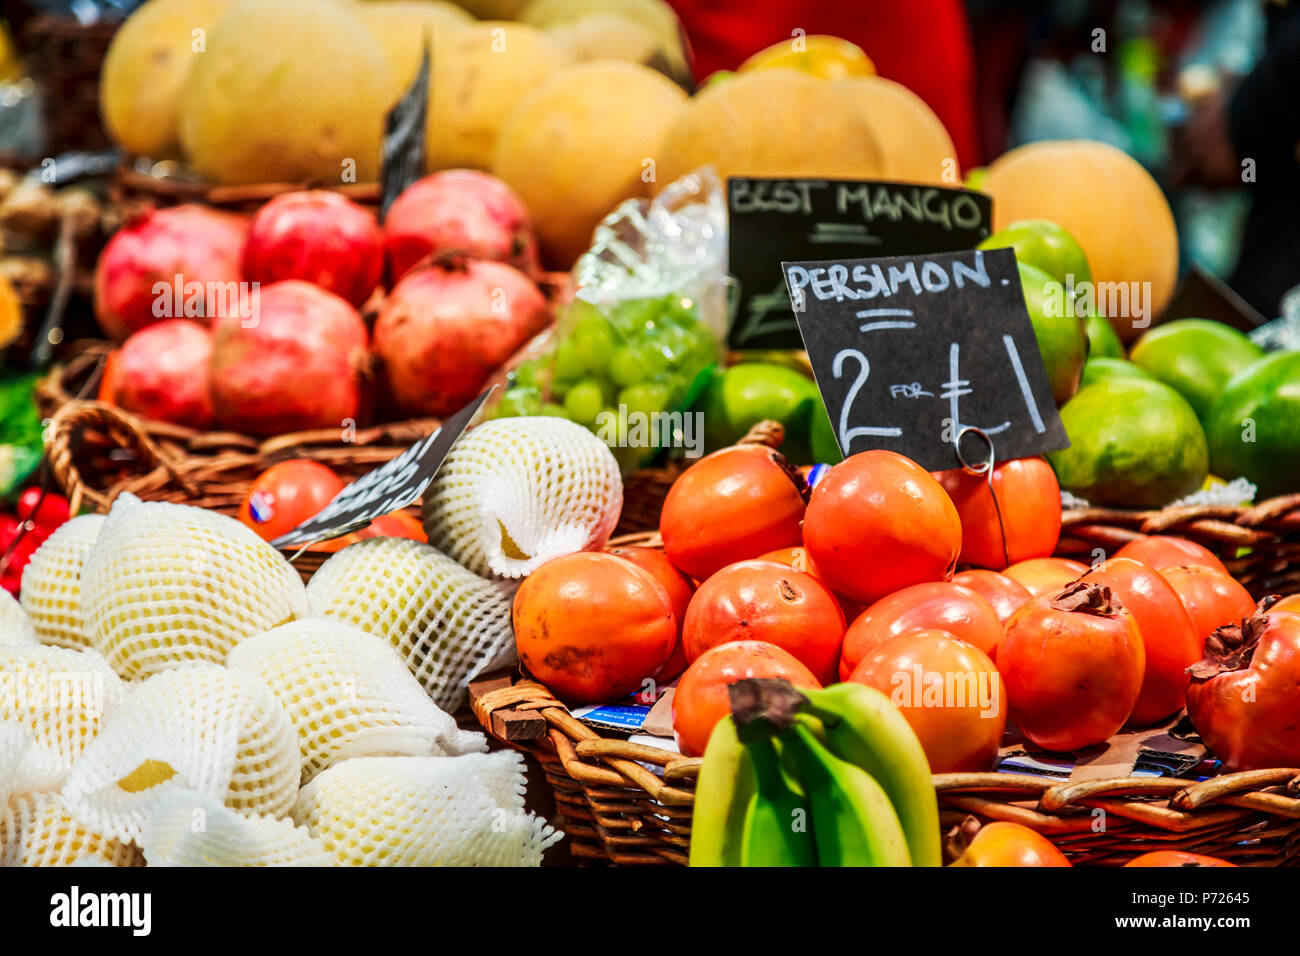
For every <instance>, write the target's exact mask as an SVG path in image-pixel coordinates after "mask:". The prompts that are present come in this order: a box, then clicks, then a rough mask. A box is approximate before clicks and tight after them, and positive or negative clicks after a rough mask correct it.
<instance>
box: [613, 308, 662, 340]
mask: <svg viewBox="0 0 1300 956" xmlns="http://www.w3.org/2000/svg"><path fill="white" fill-rule="evenodd" d="M659 312H660V306H659V300H658V299H626V300H624V301H622V302H620V303H619V304H618V305H616V306H614V309H613V311H612V318H613V320H614V323H615V324H616V325H617V326H618V327H619V328H620V329H622V330H623V331H624V332H626V333H628V334H629V335H634V334H636V333H637V332H638V331H639V330H640V329H641V328H642V327H643V326H645V324H646V323H647V322H653V321H654V320H655V319H656V318H658V316H659Z"/></svg>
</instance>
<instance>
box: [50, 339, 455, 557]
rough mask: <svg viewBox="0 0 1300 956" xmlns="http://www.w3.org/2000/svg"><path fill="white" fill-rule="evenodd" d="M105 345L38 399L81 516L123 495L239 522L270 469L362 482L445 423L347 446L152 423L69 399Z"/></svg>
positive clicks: (390, 428) (383, 430)
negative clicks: (314, 471) (298, 463)
mask: <svg viewBox="0 0 1300 956" xmlns="http://www.w3.org/2000/svg"><path fill="white" fill-rule="evenodd" d="M107 348H108V347H107V346H106V345H102V344H100V345H97V346H93V347H90V348H87V349H85V350H84V351H82V352H81V353H80V354H79V355H78V356H77V358H75V359H74V360H73V361H72V362H71V363H69V365H68V366H67V367H66V368H64V369H60V370H57V371H56V372H55V373H54V374H52V375H50V376H48V377H47V378H45V379H43V380H42V381H41V382H40V383H39V384H38V386H37V390H36V400H37V404H38V406H39V408H40V411H41V415H42V417H43V418H45V419H47V420H48V422H49V424H48V426H47V428H46V435H45V438H46V456H47V458H48V460H49V464H50V470H51V472H52V473H53V475H54V478H55V480H56V481H57V483H58V484H59V486H60V487H61V488H62V489H63V491H64V493H65V494H66V495H67V496H68V499H69V502H70V505H71V508H72V510H73V512H74V513H75V512H76V511H78V510H79V509H81V508H83V507H87V508H90V509H92V510H94V511H98V512H106V511H107V510H108V509H109V508H110V507H111V506H112V504H113V501H114V500H115V499H116V498H117V497H118V495H120V494H122V493H123V492H131V493H132V494H135V495H138V496H139V497H141V498H144V499H147V500H152V501H170V502H175V503H179V504H188V505H197V506H199V507H202V508H211V509H212V510H214V511H220V512H222V513H223V514H229V515H233V514H235V513H236V512H237V511H238V510H239V506H240V503H241V502H242V501H243V500H244V496H245V495H246V494H247V493H248V489H249V486H250V485H251V484H252V482H253V480H254V479H256V478H257V476H258V475H260V474H261V473H262V472H263V471H265V470H266V469H267V468H269V467H270V466H271V465H274V464H276V463H277V462H281V461H285V460H287V459H290V458H307V459H310V460H312V461H317V462H320V463H321V464H323V465H326V466H328V467H329V468H331V469H333V470H334V471H335V472H336V473H337V474H338V475H339V477H341V478H342V479H343V480H344V481H353V480H355V479H357V478H360V477H361V476H362V475H364V474H366V473H367V472H369V471H371V470H373V469H375V468H377V467H379V466H380V465H383V464H385V463H386V462H388V461H391V460H392V459H393V458H396V457H397V456H398V455H400V454H401V453H402V452H404V451H406V449H407V448H409V447H410V446H411V445H413V444H414V443H415V442H417V441H419V440H420V439H421V438H423V437H424V436H426V435H428V434H429V433H430V432H431V431H432V430H433V429H435V428H437V427H438V426H439V424H441V422H440V421H439V420H438V419H433V418H424V419H410V420H407V421H401V422H390V423H387V424H383V425H376V426H374V427H371V428H358V429H357V430H356V432H355V434H353V435H349V436H348V439H349V440H347V441H344V440H343V439H342V437H341V435H340V429H338V428H322V429H316V430H314V431H305V432H295V433H292V434H286V435H277V436H275V437H274V438H268V439H265V440H259V439H256V438H251V437H249V436H247V435H240V434H237V433H235V432H205V431H196V430H194V429H192V428H184V427H181V426H179V425H169V424H166V423H163V422H155V421H146V420H144V419H140V418H137V417H136V416H134V415H131V414H129V413H127V412H124V411H122V410H121V409H119V408H115V407H113V406H111V405H105V404H103V403H101V402H95V401H86V400H84V399H81V398H77V397H74V396H73V395H70V394H69V393H68V391H67V387H68V385H69V383H73V382H81V381H82V380H85V381H84V382H83V384H81V385H80V386H79V390H84V389H85V388H86V387H87V386H93V384H94V377H93V371H92V370H93V369H95V368H96V367H97V366H98V364H99V361H100V359H101V358H102V356H103V355H104V353H105V352H106V351H107ZM328 556H329V554H328V553H327V552H323V551H315V550H312V551H306V552H303V553H302V554H301V555H299V556H298V557H296V558H295V560H294V565H295V567H297V568H298V569H299V571H300V572H302V573H303V575H304V576H309V575H310V574H311V572H313V571H314V570H315V569H316V568H317V567H319V566H320V564H321V563H322V562H323V561H324V560H325V559H326V558H327V557H328Z"/></svg>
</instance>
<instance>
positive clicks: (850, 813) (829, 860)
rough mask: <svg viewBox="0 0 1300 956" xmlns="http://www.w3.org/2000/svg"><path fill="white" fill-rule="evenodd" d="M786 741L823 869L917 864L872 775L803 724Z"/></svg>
mask: <svg viewBox="0 0 1300 956" xmlns="http://www.w3.org/2000/svg"><path fill="white" fill-rule="evenodd" d="M781 741H782V743H783V745H784V746H785V747H787V748H788V749H790V750H791V751H792V753H791V757H792V759H793V760H794V762H795V764H796V765H797V766H798V767H799V777H800V779H801V780H802V782H803V785H804V789H805V790H806V791H807V794H808V802H809V804H810V805H811V808H812V831H813V839H814V842H815V844H816V847H817V862H818V865H819V866H911V865H912V859H911V856H910V855H909V854H908V851H907V838H906V836H904V834H903V827H902V824H900V823H899V822H898V815H897V814H896V813H895V812H894V807H893V804H891V803H890V802H889V796H888V794H886V793H885V791H884V789H883V788H882V787H881V786H880V784H878V783H876V781H875V780H874V779H872V777H871V774H869V773H867V772H866V771H865V770H863V769H862V768H861V767H858V766H856V765H854V764H851V763H849V762H848V761H847V760H841V759H840V758H839V757H837V756H835V755H834V754H833V753H831V752H830V751H829V750H827V749H826V748H825V747H823V746H822V745H821V743H819V742H818V740H817V738H816V737H815V736H814V735H813V733H812V731H811V730H809V729H808V727H807V725H805V724H803V723H801V722H796V723H794V724H793V725H792V726H791V727H790V728H789V729H788V730H786V731H784V732H783V733H782V734H781ZM936 832H937V831H936Z"/></svg>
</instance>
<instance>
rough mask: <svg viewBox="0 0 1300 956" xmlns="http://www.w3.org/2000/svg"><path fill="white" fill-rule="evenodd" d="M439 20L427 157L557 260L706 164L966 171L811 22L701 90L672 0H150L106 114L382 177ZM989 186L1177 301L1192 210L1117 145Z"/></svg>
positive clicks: (1005, 214) (172, 143)
mask: <svg viewBox="0 0 1300 956" xmlns="http://www.w3.org/2000/svg"><path fill="white" fill-rule="evenodd" d="M476 17H482V18H484V19H475V18H476ZM426 38H427V40H428V44H427V45H428V48H429V49H430V51H431V54H432V76H431V87H430V89H431V93H430V99H429V104H428V106H429V109H428V118H427V128H426V136H425V141H426V165H427V167H428V168H429V169H430V170H436V169H446V168H460V167H468V168H476V169H484V170H488V171H490V172H492V173H494V174H495V175H497V176H498V177H500V178H501V179H503V180H504V181H505V182H506V183H507V184H509V185H510V186H511V187H512V188H513V189H514V190H515V191H516V192H517V193H518V194H519V195H520V197H522V199H523V200H524V202H525V204H526V205H527V206H528V208H529V210H530V212H531V214H532V219H533V222H534V223H535V224H536V229H537V234H538V241H539V245H540V249H541V253H542V259H543V261H544V263H545V264H546V265H547V266H549V267H551V268H555V269H567V268H569V267H570V266H571V265H572V264H573V263H574V261H575V260H576V259H577V257H578V256H579V255H581V254H582V253H583V252H584V251H585V250H586V249H588V248H589V247H590V245H591V241H592V233H593V230H594V229H595V227H596V226H597V224H598V223H599V222H600V221H601V220H602V219H603V218H604V217H605V216H606V215H608V214H609V212H610V211H611V210H613V209H614V208H615V207H616V206H617V205H618V204H619V203H620V202H621V201H623V200H625V199H628V198H634V197H651V196H653V195H655V194H656V193H657V192H658V191H659V190H661V189H662V188H663V187H664V186H665V185H667V184H668V183H670V182H673V181H674V180H676V179H678V178H679V177H681V176H683V175H686V174H688V173H691V172H693V171H695V170H697V169H699V168H700V167H702V166H706V165H707V166H711V167H713V169H714V170H715V171H716V172H717V173H718V174H719V176H721V177H726V176H728V175H749V176H774V177H782V176H792V177H793V176H798V177H845V178H870V179H882V180H893V181H899V182H911V183H920V184H929V185H937V186H953V187H955V186H959V185H960V184H961V181H962V178H961V177H962V170H961V169H960V168H959V164H958V160H957V156H956V150H955V148H954V146H953V142H952V139H951V138H950V136H949V135H948V132H947V130H946V129H945V128H944V125H943V123H942V122H941V121H940V120H939V118H938V117H937V116H936V115H935V114H934V112H933V111H932V110H931V109H930V108H929V107H928V106H927V105H926V104H925V103H924V102H923V101H922V100H921V99H920V97H918V96H917V95H916V94H915V93H913V92H912V91H910V90H909V89H907V88H906V87H904V86H902V85H900V84H898V83H895V82H893V81H892V80H889V79H886V78H884V77H880V76H876V75H875V69H874V66H873V65H872V64H871V61H870V59H869V56H868V54H869V53H870V51H866V53H864V52H863V51H861V50H859V49H857V48H856V47H853V46H852V44H848V43H847V42H846V41H843V40H839V39H837V38H833V37H817V36H812V37H803V36H802V32H801V31H799V32H797V33H796V34H795V35H794V36H792V38H791V40H790V41H787V42H785V43H778V44H775V45H773V46H772V47H770V48H768V49H767V50H764V51H762V52H761V53H759V54H756V55H755V56H754V57H751V58H750V60H749V61H747V62H746V63H744V64H742V65H741V66H740V68H739V70H738V72H737V73H734V74H715V75H714V76H713V77H711V78H709V80H708V81H707V82H706V83H704V84H703V86H702V87H701V88H700V89H699V90H697V91H695V92H694V95H688V90H692V89H693V88H694V84H693V82H692V79H691V76H690V61H689V56H688V53H687V51H686V48H685V46H684V45H683V42H682V39H681V32H680V25H679V24H678V22H677V18H676V16H675V14H674V13H673V11H672V9H671V8H670V7H669V6H668V5H667V3H666V2H665V0H459V2H458V3H452V2H447V0H373V2H361V0H328V2H323V3H322V2H317V0H148V2H146V3H145V4H144V5H143V6H142V7H141V8H140V10H139V11H138V12H137V13H136V14H135V15H134V16H133V17H131V19H130V20H128V21H127V23H126V24H125V25H124V26H123V28H122V29H121V30H120V31H119V33H118V35H117V38H116V40H115V41H114V44H113V47H112V49H111V50H110V52H109V56H108V59H107V61H106V63H105V67H104V75H103V83H102V89H103V93H102V96H103V113H104V118H105V121H106V125H107V127H108V129H109V130H110V131H111V132H112V134H113V135H114V136H115V137H116V138H117V140H118V141H119V142H120V143H121V144H122V145H123V146H124V147H125V148H126V149H127V150H128V151H131V152H133V153H137V154H141V155H146V156H149V157H152V158H161V157H164V156H181V157H184V158H186V159H188V160H189V162H190V163H191V164H192V165H193V166H194V167H196V168H197V170H198V171H199V172H200V173H201V174H202V175H204V176H206V177H208V178H210V179H212V180H214V181H217V182H222V183H247V182H256V181H291V182H303V181H316V182H318V183H321V184H330V183H337V182H339V181H344V182H347V181H358V182H361V181H369V180H374V179H375V178H376V176H377V174H378V163H379V156H380V143H381V140H382V134H383V121H384V116H385V114H386V112H387V110H388V109H390V108H391V107H392V105H393V104H394V103H395V102H396V100H397V99H398V97H399V96H400V95H401V94H402V92H403V91H404V90H405V89H406V88H407V86H408V85H409V83H410V82H411V80H412V79H413V78H414V77H415V75H416V71H417V69H418V66H419V63H420V57H421V53H422V50H423V49H424V47H425V40H426ZM982 188H985V189H987V190H988V191H989V192H990V193H992V194H993V196H994V198H995V204H994V208H995V216H996V220H997V221H996V222H995V224H994V225H995V227H1000V226H1001V225H1004V224H1005V223H1007V222H1010V221H1014V220H1018V219H1026V218H1045V219H1050V220H1052V221H1054V222H1058V223H1060V224H1061V225H1063V226H1064V227H1065V228H1066V229H1067V230H1069V231H1070V232H1071V233H1072V234H1074V235H1075V236H1077V237H1078V239H1079V241H1080V243H1081V244H1082V245H1083V246H1084V249H1085V251H1086V252H1087V253H1088V258H1089V260H1090V262H1091V263H1092V265H1093V272H1094V278H1095V279H1096V280H1097V281H1099V282H1119V281H1124V282H1132V281H1137V282H1148V283H1150V287H1149V289H1150V293H1151V296H1150V304H1151V306H1152V308H1153V310H1154V311H1156V312H1158V311H1159V309H1160V308H1161V307H1162V306H1163V304H1164V303H1165V302H1166V301H1167V300H1168V297H1169V295H1170V293H1171V291H1172V285H1173V281H1174V275H1175V269H1176V263H1177V240H1176V237H1175V235H1174V228H1173V219H1172V216H1170V215H1169V210H1168V207H1167V205H1166V204H1165V201H1164V199H1163V196H1161V194H1160V191H1159V189H1158V187H1157V186H1156V185H1155V183H1154V182H1153V181H1152V180H1151V179H1150V177H1149V176H1147V175H1146V174H1145V173H1144V172H1143V170H1142V169H1141V167H1140V166H1138V165H1137V164H1136V163H1134V162H1132V161H1131V160H1129V159H1128V158H1127V157H1125V156H1124V155H1123V154H1122V153H1119V151H1117V150H1113V149H1109V148H1107V147H1104V146H1101V145H1100V144H1092V143H1054V144H1040V145H1035V146H1031V147H1027V148H1024V149H1020V150H1015V151H1013V152H1012V153H1009V154H1008V155H1007V156H1005V157H1004V158H1002V159H1001V160H999V161H998V162H997V163H995V164H994V165H993V166H992V167H991V168H990V169H989V170H988V173H987V178H986V179H984V180H982ZM1112 318H1114V317H1112ZM1132 332H1133V330H1132V329H1130V328H1124V329H1121V334H1124V335H1126V336H1127V337H1131V335H1132Z"/></svg>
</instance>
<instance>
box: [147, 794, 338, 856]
mask: <svg viewBox="0 0 1300 956" xmlns="http://www.w3.org/2000/svg"><path fill="white" fill-rule="evenodd" d="M140 846H141V848H142V849H143V851H144V858H145V862H147V863H148V864H149V866H334V865H335V861H334V856H333V854H331V853H330V852H329V851H328V850H326V849H325V845H324V844H323V843H321V841H320V840H318V839H316V838H315V837H314V836H312V835H311V833H310V831H308V830H307V828H306V827H298V826H294V823H293V821H292V820H289V819H286V818H280V819H277V818H276V817H271V816H266V815H265V814H254V815H249V814H243V813H237V812H236V811H234V810H231V809H230V808H229V807H227V806H225V805H224V804H223V803H222V802H221V801H220V800H218V799H217V798H216V797H214V796H212V795H211V794H207V793H202V792H200V791H198V790H185V789H179V788H178V789H175V790H172V791H170V792H169V793H167V794H165V795H164V796H163V797H162V798H161V799H159V801H158V803H157V805H156V806H155V807H154V808H153V811H152V812H151V813H150V814H149V820H148V822H147V823H146V824H145V827H144V835H143V837H142V838H141V842H140Z"/></svg>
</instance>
